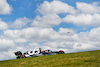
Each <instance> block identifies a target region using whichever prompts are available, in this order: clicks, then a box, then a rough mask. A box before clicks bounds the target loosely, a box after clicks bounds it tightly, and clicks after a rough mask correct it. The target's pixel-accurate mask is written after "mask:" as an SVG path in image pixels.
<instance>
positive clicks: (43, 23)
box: [32, 14, 62, 27]
mask: <svg viewBox="0 0 100 67" xmlns="http://www.w3.org/2000/svg"><path fill="white" fill-rule="evenodd" d="M61 22H62V19H61V18H60V17H59V16H58V15H57V14H47V15H44V16H42V17H40V16H37V17H36V18H35V19H34V21H33V23H32V26H34V27H52V26H55V25H59V24H60V23H61Z"/></svg>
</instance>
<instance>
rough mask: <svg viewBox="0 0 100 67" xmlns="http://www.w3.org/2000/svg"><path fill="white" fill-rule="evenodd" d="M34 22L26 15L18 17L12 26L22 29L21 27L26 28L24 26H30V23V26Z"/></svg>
mask: <svg viewBox="0 0 100 67" xmlns="http://www.w3.org/2000/svg"><path fill="white" fill-rule="evenodd" d="M31 22H32V20H31V19H28V18H26V17H24V18H19V19H16V20H15V21H14V23H13V24H12V25H11V27H12V28H15V29H16V28H17V29H21V28H24V27H28V25H29V26H30V23H31Z"/></svg>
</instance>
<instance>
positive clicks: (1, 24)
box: [0, 19, 8, 30]
mask: <svg viewBox="0 0 100 67" xmlns="http://www.w3.org/2000/svg"><path fill="white" fill-rule="evenodd" d="M7 28H8V25H7V23H5V22H4V21H2V20H1V19H0V30H4V29H7Z"/></svg>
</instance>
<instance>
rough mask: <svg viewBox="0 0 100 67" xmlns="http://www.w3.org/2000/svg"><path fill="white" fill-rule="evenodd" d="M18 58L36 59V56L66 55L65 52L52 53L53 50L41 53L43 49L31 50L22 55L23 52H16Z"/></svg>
mask: <svg viewBox="0 0 100 67" xmlns="http://www.w3.org/2000/svg"><path fill="white" fill-rule="evenodd" d="M14 53H15V55H16V56H17V57H16V58H26V57H36V56H45V55H56V54H64V53H65V52H64V51H62V50H60V51H51V50H43V51H41V48H39V49H35V50H30V51H27V52H24V53H22V52H21V51H17V52H14Z"/></svg>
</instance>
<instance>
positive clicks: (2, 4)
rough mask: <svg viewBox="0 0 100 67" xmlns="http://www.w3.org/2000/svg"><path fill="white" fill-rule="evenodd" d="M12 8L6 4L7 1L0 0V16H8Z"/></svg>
mask: <svg viewBox="0 0 100 67" xmlns="http://www.w3.org/2000/svg"><path fill="white" fill-rule="evenodd" d="M11 11H12V7H11V6H10V5H9V4H8V3H7V0H0V14H3V15H5V14H10V13H11Z"/></svg>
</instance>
